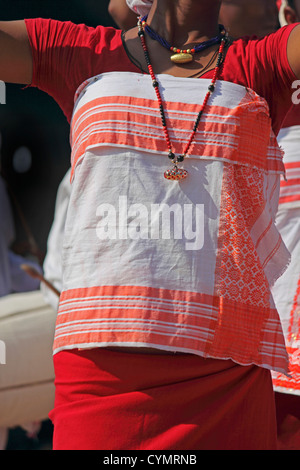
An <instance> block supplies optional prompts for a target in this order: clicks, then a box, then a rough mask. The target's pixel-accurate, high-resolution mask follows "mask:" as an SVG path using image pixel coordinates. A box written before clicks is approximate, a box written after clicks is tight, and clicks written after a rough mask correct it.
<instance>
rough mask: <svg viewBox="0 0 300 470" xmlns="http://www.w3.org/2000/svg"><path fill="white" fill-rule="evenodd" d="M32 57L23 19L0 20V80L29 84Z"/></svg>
mask: <svg viewBox="0 0 300 470" xmlns="http://www.w3.org/2000/svg"><path fill="white" fill-rule="evenodd" d="M31 79H32V57H31V50H30V44H29V39H28V34H27V29H26V25H25V21H23V20H18V21H0V80H2V81H4V82H7V83H19V84H24V85H29V84H30V83H31Z"/></svg>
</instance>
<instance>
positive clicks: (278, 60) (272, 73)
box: [227, 24, 297, 134]
mask: <svg viewBox="0 0 300 470" xmlns="http://www.w3.org/2000/svg"><path fill="white" fill-rule="evenodd" d="M296 26H297V25H295V24H294V25H289V26H285V27H283V28H280V29H279V30H278V31H276V32H275V33H272V34H270V35H268V36H265V37H264V38H262V39H257V38H255V39H254V38H253V39H252V38H250V39H249V38H243V39H240V40H237V41H235V43H234V44H233V46H232V48H231V51H230V60H229V61H228V62H229V64H230V66H231V67H232V70H233V72H235V77H233V81H236V80H240V81H242V82H243V84H245V85H246V86H248V87H250V88H251V89H253V90H254V91H255V92H256V93H257V94H258V95H260V96H261V97H263V98H265V99H266V101H267V102H268V104H269V108H270V115H271V118H272V126H273V130H274V132H275V133H276V134H277V133H278V132H279V130H280V127H281V125H282V122H283V120H284V117H285V115H286V114H287V112H288V110H289V109H290V107H291V106H292V93H293V91H294V90H292V83H293V81H295V80H296V79H297V77H296V76H295V74H294V72H293V70H292V69H291V67H290V64H289V61H288V57H287V44H288V39H289V36H290V34H291V31H292V30H293V28H294V27H296ZM228 58H229V57H227V59H228ZM229 64H228V65H229ZM233 72H232V71H228V72H227V75H228V74H229V79H230V76H231V75H233Z"/></svg>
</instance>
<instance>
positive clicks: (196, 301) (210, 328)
mask: <svg viewBox="0 0 300 470" xmlns="http://www.w3.org/2000/svg"><path fill="white" fill-rule="evenodd" d="M281 336H282V331H281V326H280V321H279V319H278V314H277V312H276V310H274V311H273V310H271V309H270V308H269V307H268V308H267V307H263V306H261V305H257V306H255V305H248V304H246V303H243V302H240V301H236V300H235V299H228V298H222V297H221V298H220V297H218V296H215V297H214V296H209V295H202V294H198V293H194V292H183V291H172V290H167V289H154V288H148V287H145V286H99V287H92V288H82V289H73V290H69V291H66V292H63V293H62V295H61V299H60V307H59V311H58V315H57V324H56V332H55V340H54V351H55V352H56V353H57V352H58V351H60V350H61V349H63V348H70V347H71V348H74V347H89V345H93V344H94V345H95V344H97V345H105V344H117V345H122V344H123V345H124V344H127V345H132V344H137V345H139V346H145V345H148V346H152V347H157V348H158V349H167V350H170V351H172V350H173V351H175V350H179V351H186V352H190V353H193V354H197V355H200V356H204V357H215V358H231V359H233V360H234V361H236V362H238V363H240V364H249V363H254V364H265V365H266V364H272V365H273V366H274V368H276V367H279V368H280V369H281V370H282V371H284V370H285V369H286V365H287V357H286V351H285V346H284V341H283V337H281Z"/></svg>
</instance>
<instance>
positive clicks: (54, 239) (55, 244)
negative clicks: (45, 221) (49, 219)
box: [41, 169, 71, 310]
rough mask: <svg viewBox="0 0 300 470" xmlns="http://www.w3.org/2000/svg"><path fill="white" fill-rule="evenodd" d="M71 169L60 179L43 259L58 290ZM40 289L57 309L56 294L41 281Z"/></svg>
mask: <svg viewBox="0 0 300 470" xmlns="http://www.w3.org/2000/svg"><path fill="white" fill-rule="evenodd" d="M70 173H71V169H70V170H68V171H67V173H66V175H65V176H64V178H63V180H62V181H61V183H60V185H59V188H58V191H57V196H56V203H55V212H54V221H53V224H52V227H51V230H50V233H49V236H48V241H47V255H46V257H45V260H44V265H43V268H44V276H45V278H46V279H47V280H48V281H49V282H51V284H52V285H54V286H55V287H56V288H57V289H58V290H59V291H61V289H62V260H61V255H62V248H63V238H64V230H65V223H66V218H67V211H68V206H69V200H70V194H71V183H70ZM41 290H42V292H43V294H44V297H45V300H46V301H47V302H48V303H49V304H50V305H52V307H53V308H54V309H55V310H57V308H58V301H59V298H58V296H57V295H56V294H55V293H54V292H53V291H52V290H50V289H49V288H48V287H47V286H46V285H45V284H43V283H41Z"/></svg>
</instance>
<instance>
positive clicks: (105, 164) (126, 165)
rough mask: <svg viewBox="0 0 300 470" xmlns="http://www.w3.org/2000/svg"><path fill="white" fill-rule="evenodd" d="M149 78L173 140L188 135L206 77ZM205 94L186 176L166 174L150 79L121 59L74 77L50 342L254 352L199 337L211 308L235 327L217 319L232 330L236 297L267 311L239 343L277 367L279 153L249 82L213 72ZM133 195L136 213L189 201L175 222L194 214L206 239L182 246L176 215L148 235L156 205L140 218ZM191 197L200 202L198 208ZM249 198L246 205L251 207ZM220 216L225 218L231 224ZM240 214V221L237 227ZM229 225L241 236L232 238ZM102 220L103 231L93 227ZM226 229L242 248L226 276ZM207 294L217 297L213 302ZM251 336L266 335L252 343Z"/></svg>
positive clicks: (280, 350)
mask: <svg viewBox="0 0 300 470" xmlns="http://www.w3.org/2000/svg"><path fill="white" fill-rule="evenodd" d="M157 79H158V80H159V82H160V89H161V90H162V94H163V97H162V98H163V101H164V103H165V105H166V106H165V108H166V119H167V120H170V121H171V123H170V124H171V125H170V127H169V129H170V139H171V141H172V142H173V143H174V145H176V147H177V150H176V153H177V152H179V151H182V147H183V146H184V145H185V143H186V142H187V141H188V139H189V135H190V132H191V129H192V128H193V125H194V122H195V118H196V116H197V112H198V111H199V103H202V102H203V100H204V97H205V95H206V93H207V87H208V85H209V84H210V80H205V79H202V80H191V79H185V78H178V77H172V76H169V75H159V76H158V77H157ZM209 105H210V109H209V112H204V114H203V120H202V121H201V123H200V126H199V131H198V132H197V135H196V138H195V141H194V143H193V147H192V149H191V153H190V155H188V157H187V158H186V159H185V162H184V168H185V169H186V170H188V172H189V176H188V179H187V180H184V181H182V182H174V181H173V182H172V181H167V180H166V179H165V178H164V176H163V175H164V171H165V170H166V169H167V168H169V167H170V162H169V159H168V157H167V151H166V143H165V140H164V135H163V132H162V129H161V121H160V116H159V109H158V106H157V101H156V97H155V92H154V90H153V87H151V79H150V81H149V77H148V76H144V75H141V74H134V73H129V72H122V73H115V72H108V73H105V74H102V75H99V76H96V77H92V78H91V79H89V80H87V81H86V82H85V83H84V84H83V86H82V87H80V90H79V93H78V96H77V101H76V102H75V107H74V113H73V117H72V123H71V128H72V129H71V141H72V170H73V175H72V176H73V180H72V181H73V185H72V193H71V199H70V206H69V210H68V217H67V222H66V232H65V241H64V254H63V266H64V269H63V273H64V279H63V292H62V296H61V301H60V307H59V312H58V317H57V327H56V338H55V339H56V341H55V344H54V352H55V353H56V352H58V351H59V350H63V349H69V348H72V347H91V346H92V345H93V346H103V345H107V344H112V343H114V344H118V345H121V344H124V343H126V344H129V343H130V344H132V342H134V343H135V344H142V345H143V346H145V345H148V346H149V345H153V344H155V345H156V347H158V348H162V349H168V350H177V351H187V350H188V351H190V352H194V353H195V354H199V355H204V354H207V355H209V354H210V355H211V357H212V356H213V355H217V356H216V357H219V358H224V357H226V358H227V357H231V358H234V360H236V361H237V362H238V361H241V362H242V363H245V362H247V363H249V361H253V356H252V357H251V358H249V355H247V353H246V354H245V356H247V357H240V356H239V355H240V354H241V356H242V355H243V354H244V351H245V349H247V348H242V347H241V348H236V350H234V351H232V350H231V351H228V346H229V345H231V344H233V343H234V341H233V342H232V341H231V340H230V341H228V342H227V341H226V339H224V348H223V349H222V348H221V346H220V347H219V342H218V349H216V350H213V347H214V344H212V343H213V342H211V341H210V337H211V336H213V335H215V334H216V330H214V323H213V321H212V318H216V317H218V315H220V317H221V316H222V318H223V319H224V316H226V317H227V323H226V324H228V325H229V328H232V329H233V330H235V333H231V332H230V333H228V335H229V336H230V337H231V338H232V335H233V337H234V334H236V336H237V337H239V338H240V337H241V335H240V333H239V332H240V331H242V330H243V327H244V325H243V326H241V327H237V328H235V327H234V326H233V327H232V326H231V325H232V324H233V322H232V321H231V318H230V320H229V319H228V316H231V315H232V316H233V317H235V318H232V320H233V321H235V320H237V321H239V319H241V323H243V320H242V319H243V318H244V314H242V313H241V315H239V313H237V315H234V313H232V312H233V309H232V305H233V304H234V305H235V308H236V309H237V310H239V309H241V310H244V309H245V308H246V309H247V308H248V310H249V315H251V314H253V311H254V309H257V310H258V314H257V316H258V317H259V316H261V313H260V312H261V311H263V312H268V313H266V314H265V315H266V317H267V318H268V320H266V321H265V325H266V326H265V329H264V328H263V327H262V328H261V329H260V328H257V330H258V333H257V332H255V335H254V336H255V340H254V341H253V344H252V345H251V346H250V349H251V350H252V348H253V353H254V354H257V351H258V349H259V351H260V355H261V356H260V358H257V359H255V360H257V361H258V362H259V364H260V365H263V366H264V367H273V366H274V367H276V368H278V369H279V370H285V364H286V352H285V350H284V347H283V338H282V335H281V333H280V328H281V327H280V322H279V318H278V315H277V312H276V310H275V308H274V304H273V299H271V298H270V287H269V283H270V284H272V283H273V282H274V280H275V279H276V277H277V276H278V275H280V274H281V273H282V272H283V270H284V269H285V267H286V264H287V263H288V260H289V254H288V253H287V250H286V248H285V247H284V246H283V244H282V242H281V239H280V236H279V234H278V232H277V230H276V228H275V227H274V224H273V218H275V213H276V211H277V203H278V199H277V197H278V193H279V182H280V175H279V174H280V173H282V172H283V164H282V153H281V151H280V149H279V147H278V145H277V143H276V139H275V136H274V134H273V133H272V129H271V124H270V119H269V109H268V105H267V103H266V101H265V100H263V99H261V98H260V97H258V96H257V94H255V93H254V92H253V91H251V90H248V89H246V88H245V87H242V86H239V85H236V84H232V83H228V82H218V84H217V86H216V91H215V93H214V95H213V96H212V98H211V100H210V102H209ZM245 113H247V118H248V123H249V122H250V121H251V125H250V124H249V125H248V127H247V128H245V127H243V126H241V125H240V124H241V122H240V120H241V116H244V115H245ZM249 120H250V121H249ZM258 128H259V129H258ZM259 130H261V135H260V139H259V141H258V139H257V138H256V136H257V135H258V132H259ZM243 143H245V145H243ZM250 144H251V145H250ZM254 148H255V151H254V150H253V149H254ZM223 176H224V178H223ZM237 180H238V181H241V185H238V184H236V185H235V186H234V185H233V184H232V183H231V182H234V181H235V182H237ZM232 186H234V187H232ZM250 187H251V193H252V195H251V196H250ZM231 188H232V189H231ZM244 188H246V191H245V189H244ZM247 188H249V191H248V190H247ZM227 191H228V192H229V193H230V194H231V197H233V199H234V200H233V201H232V205H233V209H230V208H229V206H228V204H227V202H226V201H227V199H226V197H227V196H226V195H227ZM244 192H245V193H244ZM258 195H259V199H257V198H258ZM222 197H223V199H222ZM221 199H222V201H221ZM124 200H125V201H126V203H127V205H128V208H129V210H131V213H130V214H129V217H127V216H128V214H126V210H125V211H124V212H123V208H124V205H122V204H123V202H124ZM239 201H243V203H241V204H239ZM261 201H262V202H263V204H262V202H261ZM104 204H106V206H104ZM134 204H135V206H134ZM136 204H138V207H139V208H141V210H144V209H145V211H144V212H143V214H146V213H147V214H146V215H149V214H150V213H151V211H152V205H155V204H156V206H157V205H160V206H162V205H164V207H167V208H169V209H171V208H172V207H173V206H174V205H176V207H178V206H179V208H180V209H182V210H183V209H184V208H185V207H188V208H189V209H191V210H194V214H192V215H191V217H192V220H190V224H189V225H188V224H187V225H186V227H185V228H186V229H188V230H189V232H190V233H191V231H192V230H195V228H196V226H198V229H199V227H200V231H201V228H202V229H203V231H204V237H203V238H204V240H203V239H201V240H200V242H202V241H204V245H203V244H202V243H200V246H199V247H198V248H195V249H194V250H193V249H189V248H188V247H187V246H188V245H187V244H188V242H189V241H191V238H190V239H188V236H186V232H185V229H184V230H182V229H183V227H182V222H181V227H179V226H178V227H177V228H179V229H181V235H182V236H181V237H180V236H179V237H177V236H175V229H174V224H172V222H171V224H170V225H171V232H170V236H169V237H164V236H162V235H160V236H159V234H158V236H152V233H149V231H148V235H147V233H146V231H147V230H148V229H151V228H153V227H154V228H155V227H156V225H157V224H156V222H157V220H158V219H159V214H158V216H157V214H155V212H154V216H153V218H151V220H150V223H149V219H148V220H146V218H145V219H143V214H141V213H140V215H138V213H137V212H136V211H137V210H138V208H137V206H136ZM244 204H245V207H244ZM196 206H200V207H202V212H201V210H200V215H199V216H198V214H195V207H196ZM105 207H111V208H112V213H115V216H116V218H114V219H111V220H110V221H108V219H107V216H105V213H104V212H105ZM252 207H253V208H254V207H255V208H257V209H255V213H254V214H253V215H251V213H252ZM103 210H104V212H103ZM106 210H107V209H106ZM154 210H155V209H154ZM243 210H245V213H244V214H243V215H241V214H240V211H243ZM134 211H135V212H134ZM123 216H124V217H123ZM113 217H114V216H113ZM151 217H152V216H151ZM231 217H235V221H236V222H233V223H232V224H230V223H229V222H228V221H229V220H230V219H231ZM166 220H167V219H166V218H164V226H165V224H166ZM244 221H246V222H244ZM248 221H249V224H248ZM244 223H246V225H247V227H245V229H243V228H241V226H243V224H244ZM139 224H140V226H139V228H140V230H138V229H137V226H138V225H139ZM228 225H229V226H230V227H231V228H232V229H233V230H236V233H238V234H239V236H238V237H235V236H233V237H232V238H231V233H232V230H230V231H229V230H228V229H229V226H228ZM103 227H104V231H105V228H106V227H107V229H108V231H109V232H110V233H109V234H107V233H106V234H104V235H105V236H104V237H103V236H102V235H103V230H102V229H101V228H103ZM142 227H143V228H145V232H143V229H142ZM115 230H116V231H117V232H118V234H117V235H116V236H114V231H115ZM183 232H184V233H183ZM201 233H202V232H201ZM201 233H200V236H201ZM110 235H111V237H110ZM154 235H155V234H154ZM219 237H220V239H219ZM194 238H195V237H194ZM221 240H222V241H221ZM236 240H238V242H237V243H239V246H238V247H236V250H237V252H238V253H242V254H241V258H240V259H243V261H241V266H240V268H239V273H238V274H237V276H234V275H233V274H232V272H233V270H234V269H236V265H237V263H236V261H235V260H234V259H233V255H232V254H233V253H235V252H236V251H235V246H233V245H235V243H236ZM192 241H195V240H192ZM225 246H226V247H227V248H228V249H226V248H225ZM220 247H221V249H220ZM222 248H223V249H222ZM223 256H224V257H225V258H226V266H228V267H227V269H225V270H222V269H218V268H217V266H219V265H218V264H217V263H216V261H218V263H220V264H221V263H222V262H223V259H221V257H223ZM254 258H255V259H254ZM258 259H259V262H258V261H257V260H258ZM224 264H225V261H224ZM253 266H255V268H257V270H256V272H260V273H261V275H259V279H258V277H257V278H256V280H254V281H253V282H252V283H251V286H250V285H249V277H250V279H252V278H253V277H255V274H254V272H255V270H254V268H253ZM231 268H232V269H231ZM262 270H264V272H262ZM242 273H243V274H242ZM240 278H242V279H240ZM262 280H263V282H262ZM267 280H268V281H269V283H268V281H267ZM240 281H241V282H240ZM241 283H242V284H243V287H244V288H242V287H241ZM179 293H180V294H179ZM137 294H138V295H137ZM178 295H180V302H179V303H178ZM217 296H219V298H221V297H222V299H223V300H222V303H220V304H219V305H218V306H217V307H216V306H215V298H216V297H217ZM245 299H246V302H247V306H248V307H245ZM194 300H195V301H194ZM133 303H134V309H133V308H132V304H133ZM223 310H224V315H223ZM225 310H226V312H225ZM167 316H168V318H167V319H166V317H167ZM266 317H264V318H266ZM194 320H195V323H197V324H194ZM269 320H270V323H268V321H269ZM221 323H222V324H223V323H225V321H224V320H223V321H222V322H220V324H221ZM257 324H258V322H255V325H257ZM219 332H220V337H221V336H222V338H224V335H223V334H222V333H221V330H219ZM272 335H273V336H272ZM248 337H249V335H248V334H247V341H248ZM262 337H263V339H262ZM124 338H125V339H124ZM273 339H274V341H273ZM281 340H282V341H281ZM251 341H252V339H251ZM257 341H258V342H259V341H260V342H261V343H264V344H263V345H262V344H261V345H260V348H258V347H257ZM206 342H207V344H208V343H209V347H210V350H209V352H207V349H206V348H205V344H206ZM225 343H226V344H225ZM254 343H255V344H254ZM279 343H280V344H279ZM79 345H80V346H79ZM203 345H204V346H203ZM226 348H227V349H226ZM275 350H276V352H275V353H274V351H275ZM247 351H249V348H248V349H247ZM262 351H263V352H262ZM238 356H239V358H238ZM262 357H263V358H262ZM274 357H276V359H274V362H272V361H273V358H274ZM271 362H272V364H271ZM275 362H276V366H275Z"/></svg>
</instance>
